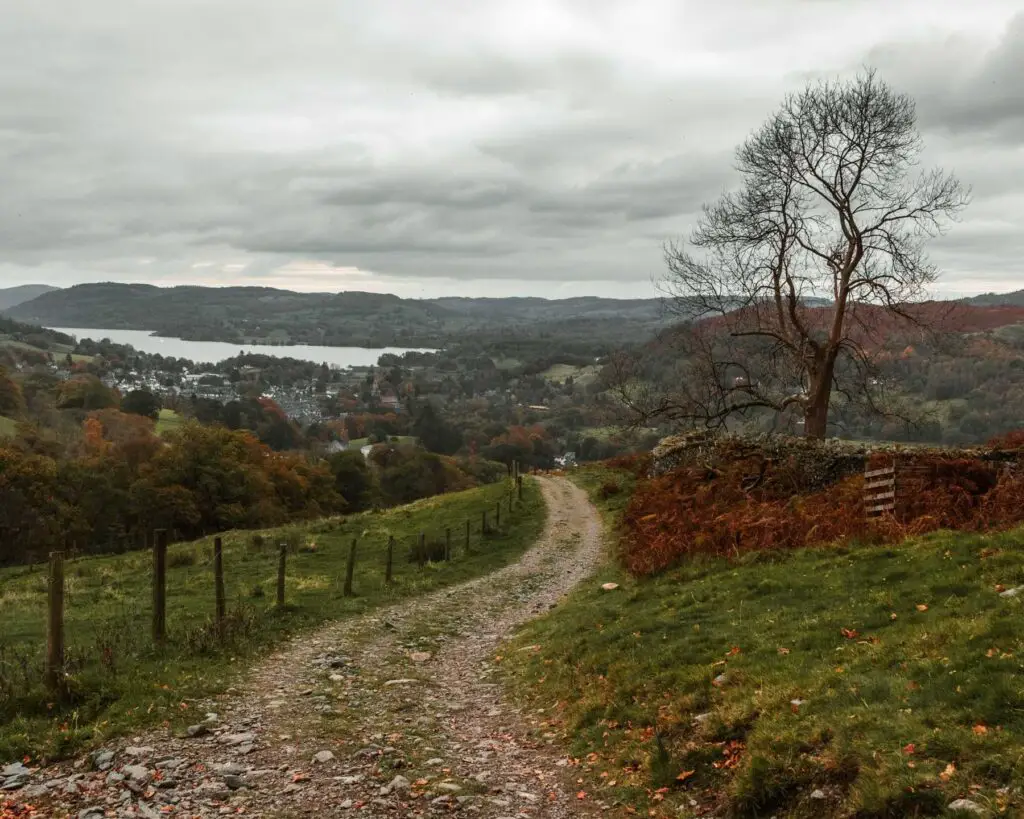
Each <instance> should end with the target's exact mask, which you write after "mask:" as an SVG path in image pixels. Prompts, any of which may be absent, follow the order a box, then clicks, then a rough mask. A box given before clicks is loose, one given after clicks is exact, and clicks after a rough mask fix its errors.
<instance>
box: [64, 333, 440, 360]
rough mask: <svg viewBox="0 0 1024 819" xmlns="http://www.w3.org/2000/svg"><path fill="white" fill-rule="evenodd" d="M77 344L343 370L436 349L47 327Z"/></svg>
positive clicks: (179, 356) (182, 356)
mask: <svg viewBox="0 0 1024 819" xmlns="http://www.w3.org/2000/svg"><path fill="white" fill-rule="evenodd" d="M46 329H48V330H53V331H55V332H58V333H64V334H65V335H69V336H72V337H74V338H75V339H76V340H78V341H82V340H84V339H91V340H93V341H102V340H103V339H109V340H110V341H111V342H113V343H114V344H124V345H126V346H130V347H133V348H135V349H136V350H138V351H139V352H142V353H147V354H149V355H162V356H165V357H168V358H179V359H185V360H188V361H193V362H195V363H197V364H199V363H202V364H219V363H221V362H222V361H225V360H227V359H229V358H234V357H236V356H238V355H266V356H272V357H274V358H292V359H296V360H298V361H311V362H313V363H315V364H322V363H326V364H328V365H333V366H337V367H340V368H342V369H347V368H349V367H369V366H376V364H377V361H378V360H379V359H380V357H381V356H383V355H388V354H391V355H398V356H401V355H404V354H405V353H407V352H419V353H433V352H437V350H436V348H425V347H419V348H418V347H363V346H358V345H352V346H334V345H314V344H263V343H253V342H247V343H237V342H230V341H209V340H196V339H187V338H181V337H179V336H166V335H161V334H160V333H159V332H157V331H150V330H129V329H115V328H103V327H48V328H46Z"/></svg>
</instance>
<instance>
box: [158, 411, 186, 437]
mask: <svg viewBox="0 0 1024 819" xmlns="http://www.w3.org/2000/svg"><path fill="white" fill-rule="evenodd" d="M183 423H185V419H184V418H183V417H182V416H180V415H179V414H178V413H176V412H175V411H174V410H169V409H162V410H160V416H159V417H158V418H157V419H156V434H157V435H164V434H165V433H168V432H170V431H171V430H173V429H177V428H178V427H180V426H181V425H182V424H183Z"/></svg>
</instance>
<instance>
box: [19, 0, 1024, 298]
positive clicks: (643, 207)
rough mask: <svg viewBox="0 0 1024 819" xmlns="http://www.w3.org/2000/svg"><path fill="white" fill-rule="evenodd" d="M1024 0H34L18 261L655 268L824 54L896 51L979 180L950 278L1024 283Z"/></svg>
mask: <svg viewBox="0 0 1024 819" xmlns="http://www.w3.org/2000/svg"><path fill="white" fill-rule="evenodd" d="M1021 7H1022V4H1021V2H1020V0H971V2H969V3H964V2H962V1H961V0H956V1H955V2H954V0H899V2H895V1H894V0H771V1H770V2H766V1H765V0H743V1H742V2H741V1H740V0H715V2H708V1H707V0H689V1H687V2H683V1H682V0H631V1H630V0H623V1H622V2H620V0H507V1H506V0H429V2H428V0H372V2H367V0H301V2H282V0H132V2H125V0H89V2H83V1H82V0H33V1H29V0H24V1H23V2H22V1H18V2H16V1H15V0H9V2H7V3H5V7H4V11H3V22H2V24H0V53H2V54H3V60H2V61H0V185H2V188H0V286H7V285H14V284H23V283H29V282H39V283H48V284H55V285H69V284H73V283H78V282H85V281H110V280H118V281H145V282H150V283H153V284H163V285H170V284H181V283H205V284H213V285H227V284H239V283H246V284H265V285H272V286H280V287H290V288H293V289H301V290H353V289H358V290H374V291H380V292H392V293H397V294H399V295H402V296H416V297H419V296H435V295H512V294H521V295H542V296H550V297H564V296H571V295H581V294H595V295H611V296H624V297H634V296H635V297H639V296H650V295H653V294H654V290H653V287H652V284H651V281H652V278H656V277H658V276H660V275H661V272H662V262H661V245H662V242H663V241H664V240H665V239H666V238H669V237H672V236H676V235H681V234H685V233H686V232H687V231H688V230H689V227H690V225H691V223H692V220H693V217H694V213H695V212H696V211H697V210H699V208H700V205H701V203H702V202H704V201H707V200H710V199H713V198H715V197H716V196H717V195H718V194H719V193H720V192H721V191H722V190H723V189H725V188H726V187H728V186H729V185H730V184H731V183H732V182H733V176H732V170H731V166H732V152H733V149H734V147H735V145H736V143H737V142H739V141H741V140H742V139H743V137H744V136H745V135H746V134H747V133H748V132H749V131H751V130H752V129H753V128H755V127H756V126H758V125H759V124H760V123H761V122H762V121H763V120H764V119H765V117H766V116H767V115H768V114H769V113H770V112H771V111H772V110H773V109H774V108H775V107H776V105H777V104H778V102H779V101H780V99H781V97H782V96H783V94H785V93H786V92H787V91H791V90H796V89H799V88H800V87H801V86H803V85H804V84H805V83H806V82H807V81H808V79H809V78H813V77H818V76H834V75H837V74H849V73H852V72H855V71H856V70H858V68H860V67H862V66H864V65H871V66H875V67H877V68H878V70H879V72H880V74H881V77H882V78H883V79H884V80H886V81H888V82H889V83H890V84H892V85H893V86H895V87H896V88H897V90H901V91H906V92H908V93H911V94H913V95H914V96H915V97H916V99H917V100H918V111H919V115H920V122H921V127H922V131H923V133H924V136H925V139H926V142H927V145H928V155H927V159H928V160H929V161H931V162H934V163H938V164H941V165H943V166H944V167H946V168H947V169H948V170H952V171H954V172H956V173H957V174H958V175H959V176H960V177H961V178H962V179H963V181H964V182H965V183H967V184H969V185H972V186H973V188H974V202H973V204H972V206H971V207H970V208H969V210H968V211H967V212H966V213H965V216H964V219H963V221H962V223H960V224H959V225H957V226H955V227H954V229H953V230H952V231H951V232H950V233H949V235H948V236H947V237H945V238H943V239H942V240H941V241H940V242H938V243H936V244H935V245H934V246H933V251H932V256H933V259H934V260H935V261H936V262H938V263H939V264H940V266H941V267H942V268H943V270H944V276H943V280H942V285H941V286H942V288H943V289H944V291H945V292H946V293H949V294H956V295H960V294H969V293H978V292H983V291H989V290H997V291H998V290H1013V289H1020V288H1024V265H1022V263H1021V259H1022V258H1024V82H1022V80H1021V78H1022V77H1024V12H1022V11H1021V10H1020V9H1021Z"/></svg>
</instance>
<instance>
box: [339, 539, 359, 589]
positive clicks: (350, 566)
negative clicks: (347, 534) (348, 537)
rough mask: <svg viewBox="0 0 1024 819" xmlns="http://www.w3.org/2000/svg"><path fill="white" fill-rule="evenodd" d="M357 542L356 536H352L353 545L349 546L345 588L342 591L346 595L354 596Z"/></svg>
mask: <svg viewBox="0 0 1024 819" xmlns="http://www.w3.org/2000/svg"><path fill="white" fill-rule="evenodd" d="M356 543H357V540H356V538H352V545H351V546H349V547H348V563H346V564H345V588H344V589H342V592H341V593H342V595H344V596H345V597H351V596H352V575H354V574H355V571H356Z"/></svg>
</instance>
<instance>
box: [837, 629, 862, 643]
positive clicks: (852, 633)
mask: <svg viewBox="0 0 1024 819" xmlns="http://www.w3.org/2000/svg"><path fill="white" fill-rule="evenodd" d="M839 631H840V632H841V633H842V635H843V636H844V637H845V638H846V639H847V640H855V639H857V638H858V637H859V636H860V634H859V633H858V632H857V629H853V628H841V629H839Z"/></svg>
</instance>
